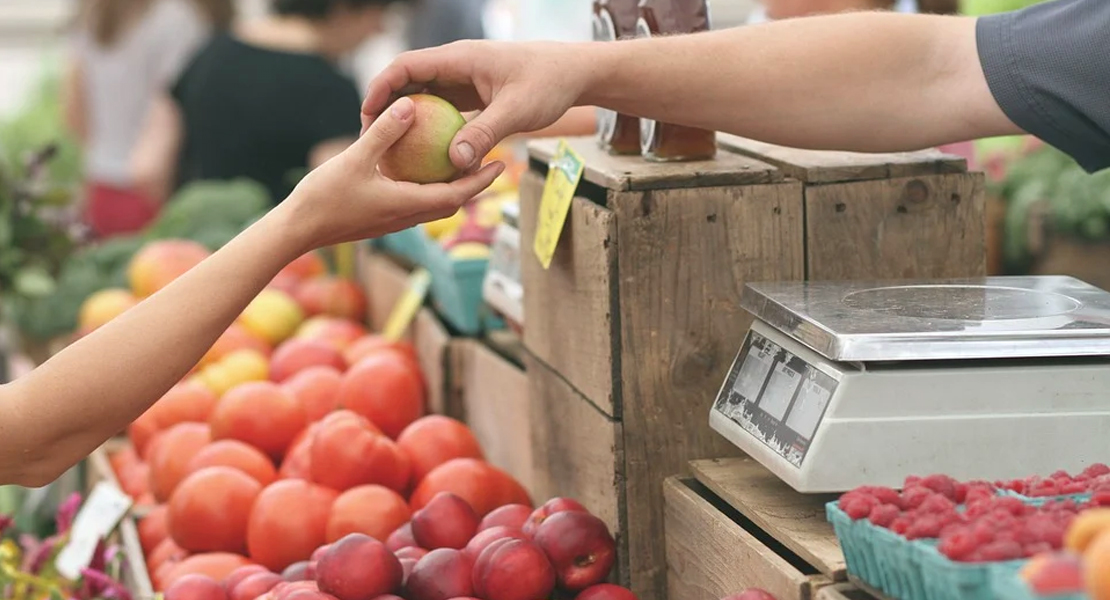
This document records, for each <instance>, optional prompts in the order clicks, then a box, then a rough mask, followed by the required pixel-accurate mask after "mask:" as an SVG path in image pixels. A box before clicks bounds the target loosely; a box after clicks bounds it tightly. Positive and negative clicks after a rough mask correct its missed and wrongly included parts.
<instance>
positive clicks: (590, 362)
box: [520, 171, 620, 418]
mask: <svg viewBox="0 0 1110 600" xmlns="http://www.w3.org/2000/svg"><path fill="white" fill-rule="evenodd" d="M543 181H544V180H543V177H542V175H540V174H539V173H536V172H532V171H529V172H528V173H526V174H525V175H524V177H523V179H522V181H521V187H520V233H521V248H522V252H521V278H522V280H523V281H524V314H526V315H528V316H527V325H526V326H525V328H524V345H525V347H527V348H528V351H529V352H532V353H533V354H535V355H536V357H538V358H539V359H540V360H542V361H543V362H545V363H547V364H548V365H550V366H551V367H552V368H553V369H555V370H556V371H558V372H559V373H560V374H561V375H562V376H563V377H564V378H565V379H566V380H567V381H568V382H570V384H571V385H572V386H574V387H575V388H576V389H578V391H580V392H581V393H582V394H583V395H585V396H586V397H587V398H589V399H590V401H591V402H593V403H594V404H596V405H597V406H598V407H600V408H601V410H602V411H603V412H605V414H607V415H609V416H610V417H618V418H619V416H620V415H619V406H618V405H617V404H616V402H615V400H614V394H615V390H616V389H617V387H618V386H617V382H616V381H614V377H615V376H616V373H617V370H616V368H615V366H614V362H613V361H614V356H615V355H616V353H617V352H618V349H617V343H618V337H617V331H616V319H615V310H616V284H615V268H616V233H615V229H614V225H613V213H612V212H610V211H609V210H607V209H605V208H603V207H601V206H598V205H596V204H594V203H592V202H590V201H589V200H586V199H583V198H575V199H574V201H573V203H572V204H571V209H570V215H569V216H568V218H567V222H566V224H565V225H564V227H563V233H562V236H561V237H560V238H559V245H558V246H557V247H556V249H555V255H554V257H553V258H552V261H551V266H550V268H549V269H546V270H545V269H544V268H543V265H541V264H540V261H539V259H538V258H536V254H535V253H534V252H532V244H533V242H534V240H535V236H536V219H537V215H538V214H539V206H540V197H541V196H542V194H543Z"/></svg>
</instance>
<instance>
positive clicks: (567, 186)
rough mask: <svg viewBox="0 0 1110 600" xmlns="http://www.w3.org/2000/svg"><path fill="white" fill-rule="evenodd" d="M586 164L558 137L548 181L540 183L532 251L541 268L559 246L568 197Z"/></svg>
mask: <svg viewBox="0 0 1110 600" xmlns="http://www.w3.org/2000/svg"><path fill="white" fill-rule="evenodd" d="M583 170H585V163H584V162H583V161H582V157H581V156H578V154H577V153H576V152H575V151H574V150H571V148H570V146H568V145H567V143H566V141H565V140H559V148H558V150H557V151H556V152H555V156H554V157H553V158H552V159H551V164H550V165H548V169H547V183H545V184H544V186H543V197H542V198H541V199H540V214H539V217H538V223H537V224H536V240H535V244H534V245H533V247H532V248H533V250H535V252H536V258H538V259H540V264H541V265H543V268H544V269H547V268H548V267H550V266H551V257H553V256H555V248H556V247H557V246H558V245H559V236H561V235H562V234H563V225H564V224H565V223H566V220H567V213H568V212H569V211H570V203H571V200H573V199H574V192H575V190H577V189H578V182H579V181H581V179H582V171H583Z"/></svg>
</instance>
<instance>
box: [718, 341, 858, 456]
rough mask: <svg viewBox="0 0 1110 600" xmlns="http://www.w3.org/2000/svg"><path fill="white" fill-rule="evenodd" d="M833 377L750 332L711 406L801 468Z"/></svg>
mask: <svg viewBox="0 0 1110 600" xmlns="http://www.w3.org/2000/svg"><path fill="white" fill-rule="evenodd" d="M836 387H837V380H836V379H834V378H833V377H831V376H829V375H828V374H827V373H825V372H823V371H821V370H819V369H817V368H816V367H814V366H812V365H810V364H809V363H807V362H806V361H805V360H804V359H802V358H801V357H799V356H796V355H795V354H793V353H792V352H790V351H789V350H786V349H785V348H783V347H782V346H780V345H779V344H776V343H775V342H773V341H772V340H770V339H768V338H766V337H764V336H763V335H760V334H759V333H758V332H756V331H750V332H749V333H748V336H747V337H746V338H745V340H744V345H743V346H742V348H741V350H740V353H739V355H738V356H737V357H736V360H735V361H734V362H733V365H732V369H731V370H730V371H729V374H728V377H727V379H726V380H725V384H724V386H722V387H721V392H720V394H719V395H718V397H717V401H716V403H715V404H714V410H716V411H717V412H719V413H721V414H722V415H724V416H726V417H728V418H729V419H730V420H731V421H732V422H734V423H736V424H737V425H739V426H740V427H741V428H743V429H744V430H745V431H747V432H748V433H749V434H751V435H752V436H754V437H755V438H757V439H758V440H760V441H761V442H763V443H764V444H765V445H766V446H767V447H768V448H770V449H772V450H774V451H775V452H776V453H777V454H778V455H779V456H781V457H783V458H784V459H786V460H787V461H788V462H789V463H790V464H792V465H794V466H795V467H801V466H802V463H803V462H804V461H805V458H806V454H807V453H808V451H809V447H810V443H811V442H812V441H813V436H814V435H815V434H816V432H817V425H818V424H819V423H820V422H821V419H822V417H824V415H825V410H826V409H827V408H828V406H829V400H830V399H831V398H832V395H833V393H834V392H836Z"/></svg>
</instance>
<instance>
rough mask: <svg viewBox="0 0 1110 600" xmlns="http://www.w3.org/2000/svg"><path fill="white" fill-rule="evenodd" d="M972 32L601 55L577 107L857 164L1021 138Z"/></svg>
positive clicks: (729, 38) (849, 18)
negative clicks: (854, 156) (996, 95)
mask: <svg viewBox="0 0 1110 600" xmlns="http://www.w3.org/2000/svg"><path fill="white" fill-rule="evenodd" d="M975 44H976V40H975V21H974V19H970V18H963V17H937V16H918V15H896V14H883V13H856V14H847V15H836V16H825V17H813V18H805V19H793V20H788V21H782V22H778V23H773V24H769V25H762V26H757V27H744V28H738V29H729V30H724V31H717V32H711V33H705V34H698V35H693V36H680V37H673V38H668V39H656V40H647V41H642V40H635V41H628V42H620V43H616V44H593V45H589V46H584V47H583V49H582V55H583V61H582V63H583V64H584V65H585V64H589V65H593V66H592V67H589V68H591V72H592V74H593V77H594V78H595V82H594V85H591V86H590V88H589V89H590V91H589V92H587V93H586V94H585V95H584V96H583V97H582V98H581V99H580V103H582V104H597V105H601V106H606V107H608V108H613V109H616V110H620V111H622V112H626V113H628V114H634V115H637V116H644V117H649V118H656V119H659V120H664V121H668V122H673V123H680V124H686V125H692V126H698V127H705V128H708V129H715V130H718V131H725V132H729V133H733V134H737V135H741V136H744V137H750V138H754V139H759V140H762V141H765V142H769V143H774V144H781V145H786V146H795V147H802V148H813V149H839V150H854V151H861V152H883V151H901V150H914V149H919V148H925V147H930V146H935V145H939V144H943V143H949V142H956V141H964V140H968V139H975V138H980V137H988V136H993V135H1002V134H1010V133H1018V130H1017V128H1016V127H1015V126H1014V125H1013V124H1012V123H1010V121H1009V120H1008V119H1006V117H1005V116H1004V115H1003V113H1002V112H1001V110H1000V109H999V108H998V106H997V105H996V104H995V103H994V100H993V97H992V96H991V95H990V91H989V89H988V88H987V84H986V81H985V78H984V77H983V75H982V71H981V68H980V67H979V62H978V59H977V57H978V54H977V50H976V45H975Z"/></svg>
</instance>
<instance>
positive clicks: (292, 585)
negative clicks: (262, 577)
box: [259, 580, 332, 600]
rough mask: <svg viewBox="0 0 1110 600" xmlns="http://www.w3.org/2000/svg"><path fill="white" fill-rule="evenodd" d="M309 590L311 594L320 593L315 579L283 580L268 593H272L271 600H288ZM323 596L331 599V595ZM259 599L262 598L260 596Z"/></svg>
mask: <svg viewBox="0 0 1110 600" xmlns="http://www.w3.org/2000/svg"><path fill="white" fill-rule="evenodd" d="M303 592H309V593H311V594H321V593H322V592H321V591H320V587H319V586H318V585H317V584H316V581H315V580H312V581H283V582H281V583H279V584H277V585H275V586H274V589H272V590H270V593H271V594H273V595H274V597H273V600H288V599H289V598H293V597H295V595H296V594H299V593H303ZM323 598H327V599H329V600H330V599H331V598H332V597H331V596H328V595H326V594H325V595H324V596H323ZM259 600H262V599H261V598H260V599H259Z"/></svg>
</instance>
